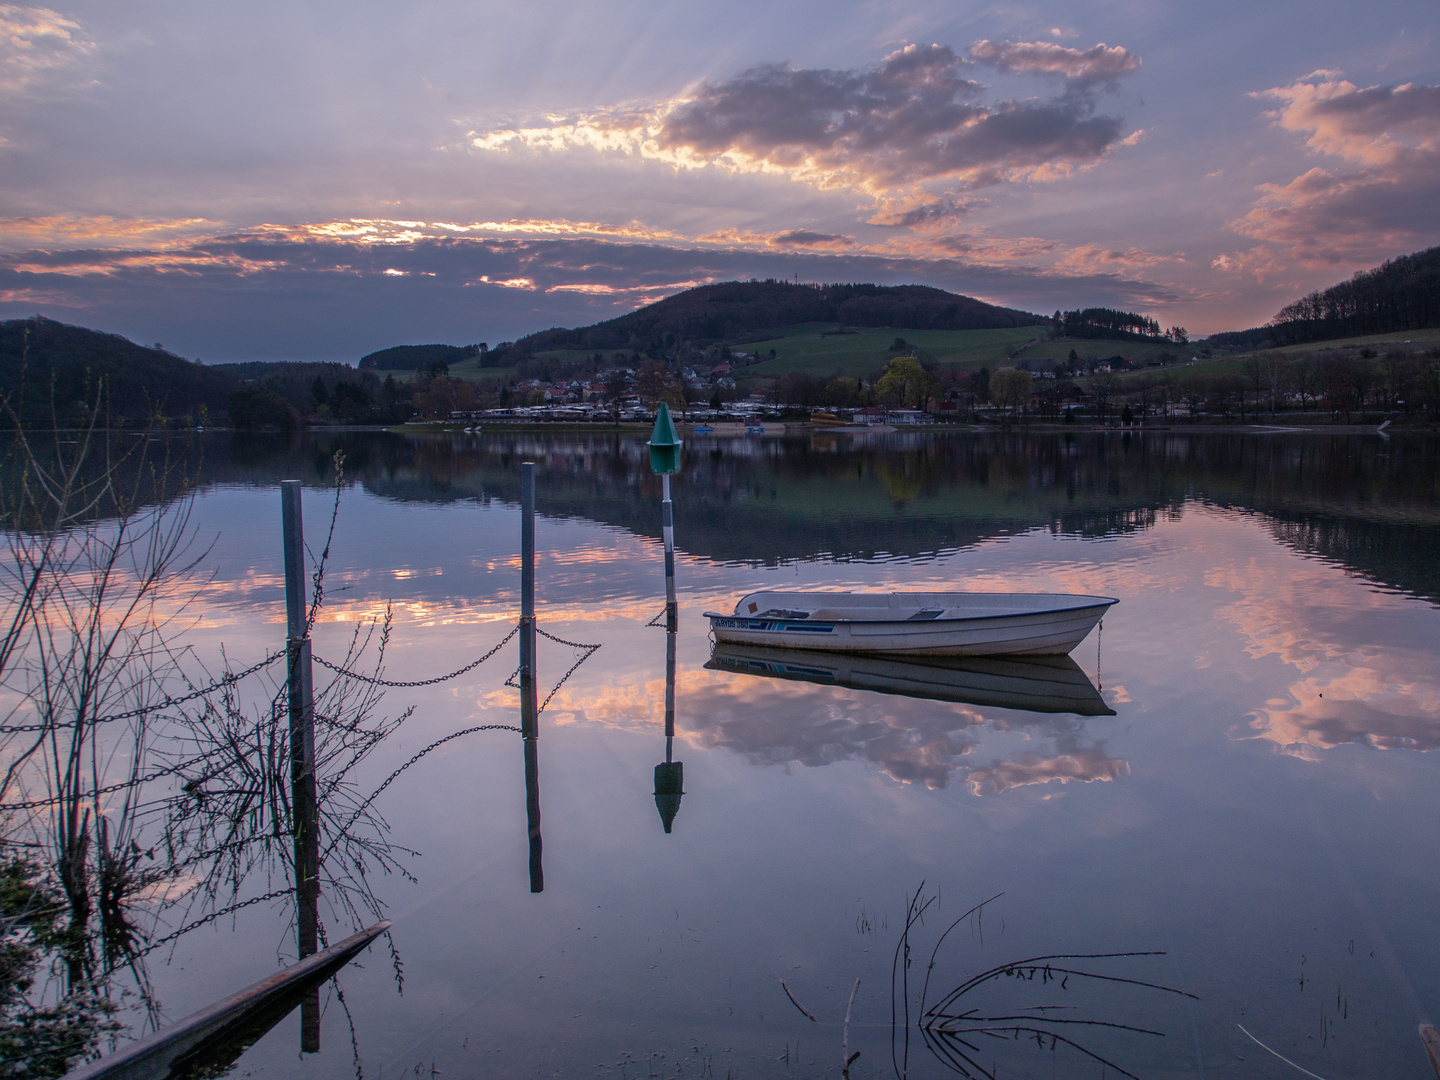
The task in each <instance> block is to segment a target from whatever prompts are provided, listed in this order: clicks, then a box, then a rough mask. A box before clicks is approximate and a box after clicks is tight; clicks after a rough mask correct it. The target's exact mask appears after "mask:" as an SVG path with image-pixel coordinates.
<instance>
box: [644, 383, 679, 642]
mask: <svg viewBox="0 0 1440 1080" xmlns="http://www.w3.org/2000/svg"><path fill="white" fill-rule="evenodd" d="M682 445H683V444H682V443H681V441H680V435H679V434H678V433H677V432H676V430H675V422H674V421H673V420H671V419H670V407H669V406H668V405H666V404H665V402H663V401H662V402H661V403H660V409H659V411H658V412H657V413H656V414H655V429H654V430H653V431H652V432H651V433H650V469H651V471H652V472H655V473H657V474H658V475H659V476H660V484H661V498H660V530H661V533H662V535H663V536H664V538H665V628H666V629H667V630H674V629H676V628H677V627H678V626H679V621H680V614H679V606H678V604H677V603H676V600H675V507H674V504H673V503H672V502H671V501H670V474H671V473H676V472H679V471H680V447H681V446H682Z"/></svg>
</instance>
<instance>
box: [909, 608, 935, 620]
mask: <svg viewBox="0 0 1440 1080" xmlns="http://www.w3.org/2000/svg"><path fill="white" fill-rule="evenodd" d="M944 614H945V609H944V608H926V609H925V610H924V611H917V612H915V614H914V615H911V616H910V617H909V618H908V619H906V620H905V621H906V622H924V621H925V620H926V619H938V618H939V617H940V616H941V615H944Z"/></svg>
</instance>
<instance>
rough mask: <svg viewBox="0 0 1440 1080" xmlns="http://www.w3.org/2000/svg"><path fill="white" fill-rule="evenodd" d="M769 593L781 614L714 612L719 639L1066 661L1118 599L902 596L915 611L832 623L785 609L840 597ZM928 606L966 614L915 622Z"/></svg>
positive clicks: (852, 650)
mask: <svg viewBox="0 0 1440 1080" xmlns="http://www.w3.org/2000/svg"><path fill="white" fill-rule="evenodd" d="M752 595H754V596H760V595H762V594H752ZM763 595H764V597H765V599H766V600H767V601H772V600H773V601H777V603H776V604H775V608H776V610H763V611H757V612H756V613H755V614H741V613H739V612H738V611H737V613H736V614H733V615H721V614H718V613H715V612H707V613H706V616H707V617H708V618H709V619H710V628H711V631H712V632H713V633H714V635H715V640H716V641H717V642H724V643H726V644H732V645H763V646H769V647H771V648H791V649H793V648H800V649H815V650H819V651H822V652H849V653H880V654H895V655H904V656H1063V655H1065V654H1067V653H1069V652H1070V651H1071V650H1072V649H1074V648H1075V646H1077V645H1079V644H1080V642H1082V641H1084V640H1085V638H1086V636H1087V635H1088V634H1089V633H1090V631H1092V630H1093V629H1095V626H1096V624H1097V623H1099V621H1100V619H1101V618H1102V617H1103V616H1104V615H1105V612H1106V611H1107V610H1109V608H1110V606H1111V605H1112V604H1114V603H1115V602H1116V601H1114V600H1112V599H1110V598H1108V597H1100V596H1071V595H1064V594H1054V593H1030V594H1016V593H1008V594H988V593H975V594H968V595H967V594H963V593H932V594H895V595H896V596H899V597H902V598H904V599H905V600H907V601H908V600H909V599H910V598H911V597H912V596H913V598H914V604H913V605H912V606H911V607H910V608H905V607H900V606H899V605H894V604H892V605H891V606H893V607H895V609H896V610H895V616H896V617H893V618H886V617H884V612H883V611H882V612H880V613H879V617H876V614H875V612H874V610H873V609H871V610H870V611H867V616H868V617H865V618H825V617H823V614H822V615H820V616H817V615H815V614H808V615H802V616H801V617H800V618H787V617H785V616H786V615H787V614H798V613H797V612H786V611H784V610H783V609H784V608H786V607H794V606H796V604H795V603H794V601H797V600H804V601H815V600H816V599H817V597H825V598H826V599H832V597H826V594H799V593H789V594H786V593H770V594H763ZM842 599H849V595H848V594H833V599H832V605H831V606H832V607H843V605H842V604H839V603H836V602H838V601H841V600H842ZM748 600H750V597H746V598H744V599H742V600H741V603H740V605H737V606H738V607H739V608H740V610H742V611H743V610H744V609H745V607H746V606H747V604H746V602H747V601H748ZM928 602H934V603H936V604H943V605H944V607H946V608H947V609H958V610H963V611H965V612H966V613H965V614H964V615H962V616H960V617H941V618H933V619H923V620H919V621H917V620H916V619H914V618H910V617H907V616H908V615H909V614H911V613H912V612H913V611H914V610H917V609H919V608H923V606H924V605H925V604H926V603H928ZM750 606H753V605H750ZM821 610H822V612H823V610H824V609H821Z"/></svg>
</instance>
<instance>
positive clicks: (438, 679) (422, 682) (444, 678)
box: [282, 626, 548, 689]
mask: <svg viewBox="0 0 1440 1080" xmlns="http://www.w3.org/2000/svg"><path fill="white" fill-rule="evenodd" d="M519 632H520V628H519V627H518V626H512V627H511V628H510V632H509V633H508V634H506V635H505V636H504V637H503V638H502V639H501V640H500V642H499V643H498V644H497V645H496V646H495V647H494V648H493V649H491V650H490V651H489V652H487V653H486V654H485V655H484V656H482V657H480V658H479V659H478V660H472V661H470V663H468V664H466V665H465V666H464V667H462V668H460V669H459V670H458V671H452V672H450V674H448V675H437V676H435V678H433V679H416V680H415V681H413V682H390V681H388V680H386V679H377V678H375V677H373V676H370V675H361V674H360V673H359V672H358V671H351V670H349V669H348V668H343V667H340V666H339V665H338V664H332V663H330V661H329V660H325V659H322V658H321V657H318V656H315V657H312V659H314V661H315V663H317V664H319V665H320V666H321V667H323V668H329V669H330V670H331V671H333V672H335V674H337V675H343V676H344V677H345V678H347V679H355V680H356V681H358V682H363V683H369V684H370V685H371V686H387V687H391V688H394V689H404V688H407V687H414V686H434V685H435V684H436V683H442V682H448V681H449V680H450V679H458V678H459V677H460V676H461V675H464V674H465V673H466V672H467V671H473V670H474V669H475V668H477V667H479V666H480V665H481V664H483V663H484V662H485V661H486V660H489V659H490V658H491V657H492V656H494V655H495V654H496V653H498V652H499V651H500V650H501V649H502V648H504V647H505V644H506V642H508V641H509V640H510V639H511V638H513V637H514V636H515V635H516V634H518V633H519ZM547 636H548V635H547ZM282 655H283V654H282Z"/></svg>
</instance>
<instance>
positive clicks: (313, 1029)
mask: <svg viewBox="0 0 1440 1080" xmlns="http://www.w3.org/2000/svg"><path fill="white" fill-rule="evenodd" d="M280 520H281V528H282V532H283V537H284V554H285V627H286V660H287V665H286V666H287V677H286V683H287V688H288V691H289V703H290V797H291V806H292V807H293V813H294V829H295V944H296V951H297V953H298V954H299V957H300V959H302V960H303V959H305V957H307V956H311V955H313V954H314V953H315V952H316V950H317V949H318V947H319V936H320V935H319V925H320V919H319V905H320V888H319V886H320V865H319V856H320V852H319V823H318V817H319V807H318V806H317V805H316V788H315V694H314V683H313V679H312V672H311V665H310V631H309V627H308V626H307V625H306V611H305V527H304V519H303V514H302V509H301V488H300V481H299V480H282V481H281V482H280ZM300 1049H301V1051H302V1052H304V1053H314V1052H316V1051H318V1050H319V1049H320V990H319V988H318V987H317V988H316V989H315V990H314V991H313V992H312V993H311V994H309V995H308V996H307V997H306V998H305V999H304V1000H303V1001H302V1002H301V1005H300Z"/></svg>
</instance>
